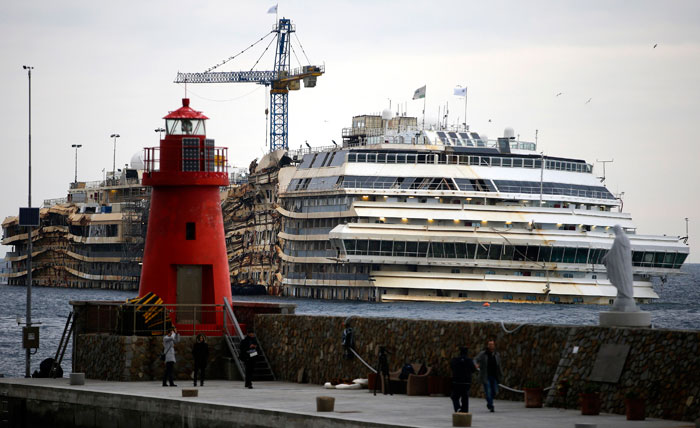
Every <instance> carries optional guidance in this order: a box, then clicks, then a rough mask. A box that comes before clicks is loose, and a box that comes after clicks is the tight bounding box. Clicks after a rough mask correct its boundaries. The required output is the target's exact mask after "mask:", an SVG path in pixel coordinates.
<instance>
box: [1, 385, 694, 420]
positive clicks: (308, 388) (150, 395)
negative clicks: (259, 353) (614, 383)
mask: <svg viewBox="0 0 700 428" xmlns="http://www.w3.org/2000/svg"><path fill="white" fill-rule="evenodd" d="M27 387H30V390H31V391H32V392H33V391H37V393H39V392H41V394H42V396H44V397H46V396H54V397H61V394H66V397H68V396H75V393H77V392H82V393H84V392H88V394H90V393H93V394H94V395H95V396H97V395H99V396H102V395H103V394H114V398H115V401H113V402H118V401H119V400H117V398H118V397H117V396H122V397H124V398H129V397H131V398H136V399H137V400H139V399H142V400H144V401H145V400H152V399H157V400H158V401H159V402H162V401H161V400H166V401H167V402H171V403H172V404H175V403H173V401H174V402H186V403H181V404H183V405H184V404H187V405H188V406H191V405H194V404H198V405H200V406H201V407H203V408H206V407H209V406H212V405H215V406H216V407H217V408H218V406H227V407H228V406H230V407H231V408H238V409H241V408H243V409H246V408H247V409H256V410H255V411H254V412H253V413H255V414H256V415H258V416H260V415H265V414H269V415H270V422H273V420H275V422H274V423H275V424H277V425H274V424H271V425H269V426H276V427H277V428H281V427H282V426H284V424H283V425H279V423H280V417H282V419H284V415H288V417H289V418H292V419H297V420H299V419H302V420H304V419H305V420H306V423H304V426H319V427H321V426H323V427H326V426H327V427H332V426H351V425H355V426H376V427H426V428H427V427H430V428H438V427H451V426H452V402H451V401H450V399H449V398H448V397H415V396H410V397H409V396H406V395H393V396H388V395H386V396H385V395H381V394H377V396H376V397H375V396H374V395H372V394H371V393H368V391H367V390H335V389H330V390H328V389H323V388H322V387H320V386H318V385H308V384H294V383H284V382H258V383H256V384H254V389H252V390H248V389H245V388H244V387H243V383H242V382H231V381H220V380H215V381H208V382H207V383H206V384H205V386H204V387H200V388H198V389H199V397H196V398H183V397H182V391H181V390H182V388H183V387H192V385H191V384H189V383H185V382H183V381H180V383H179V386H178V387H176V388H175V387H165V388H164V387H162V386H161V385H160V382H105V381H95V380H87V381H86V384H85V385H83V386H70V385H69V384H68V379H65V378H64V379H24V378H5V379H2V378H0V392H4V391H12V390H13V389H14V390H15V392H18V391H20V389H21V390H23V391H24V392H23V394H26V393H27V391H28V389H27ZM47 393H50V394H48V395H47ZM81 395H82V394H81ZM320 395H326V396H332V397H335V412H333V413H317V412H316V401H315V400H316V397H317V396H320ZM42 399H45V398H42ZM58 399H59V400H60V398H58ZM122 401H123V400H122ZM495 407H496V412H495V413H490V412H488V410H487V409H486V404H485V401H484V400H483V399H480V398H472V399H471V401H470V410H471V412H472V414H473V423H472V426H474V427H503V428H509V427H513V428H516V427H517V428H522V427H533V428H534V427H536V428H550V427H551V428H555V427H556V428H561V427H574V426H575V424H576V423H589V424H596V425H597V426H598V427H600V428H603V427H610V428H613V427H626V426H629V427H640V428H641V427H645V428H646V427H694V426H695V424H694V423H692V422H677V421H667V420H659V419H647V420H646V421H627V420H626V419H625V417H624V416H623V415H612V414H601V415H599V416H582V415H581V414H580V411H578V410H563V409H554V408H543V409H526V408H525V407H524V403H522V402H513V401H499V400H497V401H496V402H495ZM273 416H274V417H273ZM251 422H252V421H251ZM261 422H262V419H261V420H258V421H257V422H256V424H257V423H261ZM262 426H267V425H266V424H263V425H262Z"/></svg>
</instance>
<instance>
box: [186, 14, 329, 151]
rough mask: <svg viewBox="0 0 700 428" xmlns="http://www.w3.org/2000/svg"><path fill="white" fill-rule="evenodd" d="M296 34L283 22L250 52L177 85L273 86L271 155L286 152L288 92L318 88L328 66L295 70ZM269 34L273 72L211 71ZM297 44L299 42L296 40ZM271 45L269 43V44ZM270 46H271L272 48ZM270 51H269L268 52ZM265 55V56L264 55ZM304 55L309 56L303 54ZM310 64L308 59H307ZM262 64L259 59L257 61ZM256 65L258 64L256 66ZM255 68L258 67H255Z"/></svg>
mask: <svg viewBox="0 0 700 428" xmlns="http://www.w3.org/2000/svg"><path fill="white" fill-rule="evenodd" d="M295 31H296V28H295V26H294V25H293V24H292V21H291V20H290V19H286V18H281V19H279V21H278V22H277V25H276V26H275V27H274V28H273V29H272V31H271V32H270V33H268V34H267V35H265V36H264V37H262V38H261V39H260V40H258V41H257V42H255V43H254V44H252V45H250V46H249V47H248V48H246V49H244V50H243V51H241V52H240V53H239V54H237V55H234V56H232V57H230V58H228V59H227V60H224V61H222V62H221V63H220V64H217V65H215V66H213V67H211V68H209V69H208V70H206V71H204V72H202V73H180V72H178V73H177V78H176V79H175V83H184V84H188V83H257V84H260V85H265V86H270V109H269V111H270V151H271V152H273V151H275V150H278V149H285V150H286V149H287V148H288V147H289V145H288V120H289V114H288V113H289V103H288V97H289V91H296V90H299V89H300V88H301V82H302V81H303V82H304V87H305V88H313V87H315V86H316V79H317V77H318V76H320V75H322V74H323V73H324V72H325V66H323V65H321V66H317V65H305V66H302V67H300V68H297V69H294V70H292V69H291V67H290V64H291V56H290V50H291V45H290V42H291V36H292V34H293V33H294V32H295ZM270 34H273V35H275V38H274V39H273V41H274V40H276V53H275V65H274V69H273V70H270V71H257V70H253V69H251V70H249V71H223V72H222V71H212V70H214V69H216V68H218V67H219V66H221V65H223V64H225V63H226V62H228V61H230V60H232V59H233V58H235V57H236V56H238V55H240V54H242V53H243V52H245V51H246V50H248V49H250V48H252V47H253V46H255V45H256V44H257V43H259V42H261V41H262V40H264V39H265V38H266V37H267V36H269V35H270ZM297 40H298V39H297ZM271 43H272V41H271V42H270V44H271ZM269 46H270V45H268V48H269ZM265 51H267V49H265ZM302 51H303V47H302ZM263 54H264V52H263ZM304 55H306V54H305V53H304ZM307 60H308V58H307ZM258 61H260V59H258ZM256 64H257V62H256ZM253 67H255V66H253Z"/></svg>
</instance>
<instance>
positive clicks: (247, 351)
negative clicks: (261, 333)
mask: <svg viewBox="0 0 700 428" xmlns="http://www.w3.org/2000/svg"><path fill="white" fill-rule="evenodd" d="M257 347H258V341H257V339H255V333H253V332H252V331H248V335H247V336H246V337H245V339H243V340H241V352H240V357H241V359H242V360H243V363H245V387H246V388H248V389H253V371H254V369H255V359H256V358H257V356H258V350H257Z"/></svg>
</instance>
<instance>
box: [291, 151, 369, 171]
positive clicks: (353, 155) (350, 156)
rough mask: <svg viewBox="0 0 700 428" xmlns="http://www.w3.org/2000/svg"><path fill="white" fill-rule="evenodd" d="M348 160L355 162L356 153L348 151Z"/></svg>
mask: <svg viewBox="0 0 700 428" xmlns="http://www.w3.org/2000/svg"><path fill="white" fill-rule="evenodd" d="M348 162H352V163H354V162H357V153H348ZM300 168H301V167H300Z"/></svg>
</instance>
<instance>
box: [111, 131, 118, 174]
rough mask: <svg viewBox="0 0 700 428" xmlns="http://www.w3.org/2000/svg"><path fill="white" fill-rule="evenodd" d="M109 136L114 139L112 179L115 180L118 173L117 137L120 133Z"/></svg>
mask: <svg viewBox="0 0 700 428" xmlns="http://www.w3.org/2000/svg"><path fill="white" fill-rule="evenodd" d="M109 137H110V138H112V139H114V153H113V154H112V180H114V179H115V177H116V173H117V162H116V160H117V138H119V134H112V135H110V136H109Z"/></svg>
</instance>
